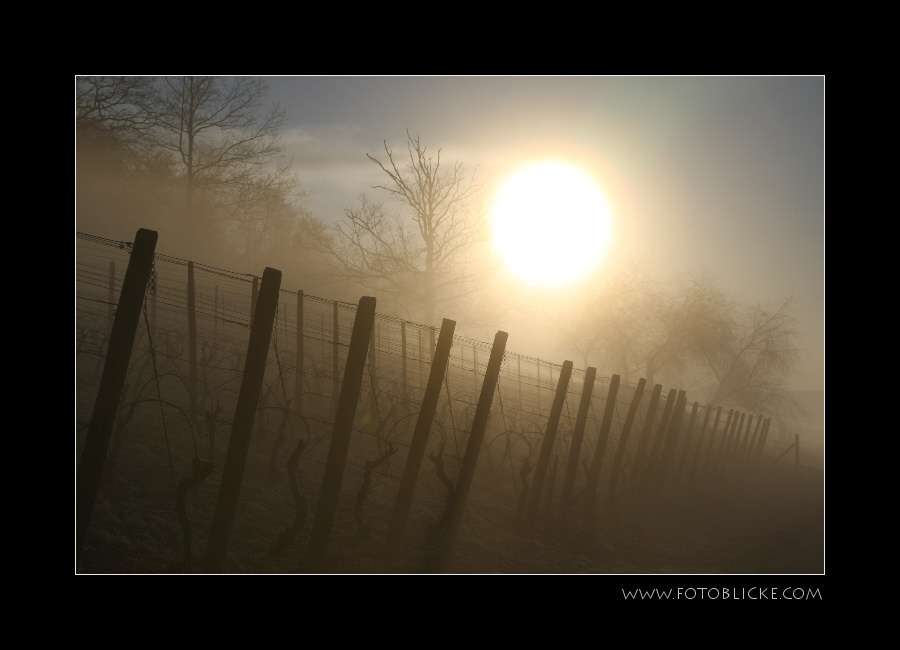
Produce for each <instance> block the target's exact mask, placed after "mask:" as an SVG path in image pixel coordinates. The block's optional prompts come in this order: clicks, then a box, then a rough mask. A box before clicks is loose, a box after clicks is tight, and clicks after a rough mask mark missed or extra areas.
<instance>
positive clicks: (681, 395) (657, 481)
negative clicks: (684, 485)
mask: <svg viewBox="0 0 900 650" xmlns="http://www.w3.org/2000/svg"><path fill="white" fill-rule="evenodd" d="M686 408H687V394H686V393H685V391H683V390H680V391H678V397H677V398H676V400H675V408H674V410H673V411H672V415H671V416H670V417H669V426H668V427H666V439H665V442H664V443H663V447H662V450H661V452H660V456H659V461H658V462H657V464H656V472H655V473H654V474H653V476H652V477H651V480H652V483H651V485H650V488H651V491H653V492H656V491H657V490H659V488H660V486H661V485H662V482H663V481H664V480H665V478H666V473H667V471H668V468H669V463H670V462H674V460H673V458H672V457H673V456H674V455H675V448H676V446H677V442H678V432H679V431H680V430H681V422H682V420H683V419H684V411H685V409H686Z"/></svg>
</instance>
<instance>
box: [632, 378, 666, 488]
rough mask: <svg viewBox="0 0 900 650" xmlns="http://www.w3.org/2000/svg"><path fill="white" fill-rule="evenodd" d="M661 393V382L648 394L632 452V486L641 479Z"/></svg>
mask: <svg viewBox="0 0 900 650" xmlns="http://www.w3.org/2000/svg"><path fill="white" fill-rule="evenodd" d="M661 394H662V384H656V385H655V386H654V387H653V393H652V394H651V395H650V404H649V405H648V406H647V419H646V420H645V421H644V428H643V429H642V430H641V439H640V440H639V441H638V448H637V451H636V452H635V454H634V468H633V469H632V470H631V476H630V479H631V480H630V483H631V487H632V488H634V487H635V486H636V485H637V484H638V482H639V481H640V479H641V473H642V472H643V471H644V464H645V461H646V458H647V446H648V444H649V442H650V437H651V436H652V435H653V420H654V418H655V417H656V408H657V406H658V405H659V397H660V395H661Z"/></svg>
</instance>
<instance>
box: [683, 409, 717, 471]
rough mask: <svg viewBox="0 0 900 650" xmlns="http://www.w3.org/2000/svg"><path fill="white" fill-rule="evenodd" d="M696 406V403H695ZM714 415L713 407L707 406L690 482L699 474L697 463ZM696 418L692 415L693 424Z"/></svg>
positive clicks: (692, 462) (692, 464) (698, 438)
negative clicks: (711, 416) (710, 418)
mask: <svg viewBox="0 0 900 650" xmlns="http://www.w3.org/2000/svg"><path fill="white" fill-rule="evenodd" d="M695 404H696V402H695ZM711 414H712V405H711V404H707V405H706V413H705V414H704V415H703V424H702V425H701V426H700V435H699V436H697V447H696V450H695V451H694V458H693V460H691V469H690V471H689V473H688V480H689V481H693V480H694V475H695V474H696V473H697V463H698V462H699V460H700V451H701V450H702V449H703V439H704V437H705V436H706V427H707V425H709V416H710V415H711ZM693 418H694V416H693V415H691V422H693ZM684 453H685V454H687V453H688V450H687V449H685V450H684Z"/></svg>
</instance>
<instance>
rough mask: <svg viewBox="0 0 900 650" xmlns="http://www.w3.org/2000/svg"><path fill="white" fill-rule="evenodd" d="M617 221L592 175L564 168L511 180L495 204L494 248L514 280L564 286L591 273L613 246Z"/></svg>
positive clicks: (547, 165)
mask: <svg viewBox="0 0 900 650" xmlns="http://www.w3.org/2000/svg"><path fill="white" fill-rule="evenodd" d="M611 231H612V218H611V215H610V210H609V204H608V203H607V201H606V197H604V195H603V191H602V190H601V189H600V187H599V186H598V185H597V183H596V182H595V181H594V180H593V178H591V177H590V176H589V175H588V174H587V173H585V172H583V171H582V170H580V169H578V168H577V167H572V166H571V165H566V164H563V163H559V162H543V163H535V164H533V165H530V166H528V167H526V168H524V169H522V170H521V171H519V172H517V173H515V174H514V175H513V176H511V177H510V178H509V179H508V180H507V181H506V182H505V183H504V184H503V186H502V187H501V188H500V190H499V191H498V193H497V197H496V202H495V204H494V245H495V246H496V247H497V250H498V251H499V253H500V255H501V257H502V258H503V261H504V263H505V264H506V267H507V268H508V269H509V271H510V273H512V274H513V275H514V276H515V277H517V278H519V279H521V280H523V281H526V282H529V283H532V284H539V285H544V286H560V285H563V284H566V283H568V282H572V281H574V280H577V279H579V278H581V277H583V276H584V275H586V274H587V273H588V272H590V271H591V270H592V269H593V268H594V267H595V266H597V264H598V263H599V262H600V261H601V260H602V259H603V256H604V254H605V253H606V249H607V247H608V245H609V239H610V234H611Z"/></svg>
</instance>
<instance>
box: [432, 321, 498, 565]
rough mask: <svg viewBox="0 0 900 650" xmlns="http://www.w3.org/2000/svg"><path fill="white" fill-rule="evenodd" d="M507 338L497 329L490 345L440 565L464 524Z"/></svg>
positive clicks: (447, 558)
mask: <svg viewBox="0 0 900 650" xmlns="http://www.w3.org/2000/svg"><path fill="white" fill-rule="evenodd" d="M508 338H509V334H507V333H506V332H502V331H500V332H497V334H496V335H495V336H494V345H493V346H491V356H490V358H489V359H488V364H487V368H485V371H484V382H483V383H482V384H481V395H480V396H479V398H478V405H477V406H476V407H475V417H474V418H473V419H472V432H471V434H469V441H468V443H467V444H466V454H465V456H464V457H463V462H462V466H461V467H460V468H459V478H458V479H457V481H456V492H455V493H454V495H453V500H452V502H451V505H450V515H449V517H448V521H447V528H446V530H445V532H444V536H443V538H442V539H441V548H440V555H439V557H438V565H439V566H440V567H443V566H445V565H446V563H447V561H448V560H449V559H450V557H451V555H452V554H453V547H454V546H455V545H456V538H457V536H458V535H459V528H460V526H461V525H462V519H463V514H464V513H465V510H466V501H467V500H468V498H469V489H470V488H471V487H472V477H473V476H474V475H475V466H476V464H477V463H478V454H479V452H480V451H481V445H482V443H483V442H484V432H485V429H487V421H488V417H489V416H490V414H491V404H492V402H493V400H494V392H495V391H496V390H497V380H498V379H499V377H500V364H501V363H502V362H503V354H504V352H506V340H507V339H508Z"/></svg>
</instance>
